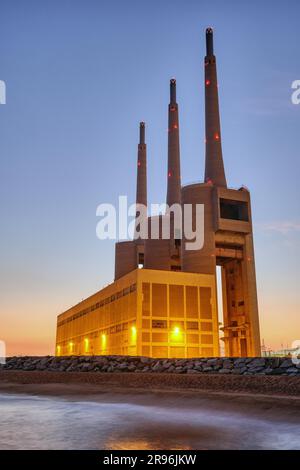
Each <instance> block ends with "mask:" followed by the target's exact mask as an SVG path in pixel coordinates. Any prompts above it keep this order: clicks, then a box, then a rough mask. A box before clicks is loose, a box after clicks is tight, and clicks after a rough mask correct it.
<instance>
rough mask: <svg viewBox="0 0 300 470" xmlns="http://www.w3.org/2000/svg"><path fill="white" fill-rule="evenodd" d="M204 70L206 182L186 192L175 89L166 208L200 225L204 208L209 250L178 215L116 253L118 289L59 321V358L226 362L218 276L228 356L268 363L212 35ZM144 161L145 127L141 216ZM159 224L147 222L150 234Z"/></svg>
mask: <svg viewBox="0 0 300 470" xmlns="http://www.w3.org/2000/svg"><path fill="white" fill-rule="evenodd" d="M204 70H205V73H204V88H205V133H206V138H205V142H206V143H205V146H206V155H205V176H204V182H202V183H197V184H191V185H185V186H182V185H181V176H180V145H179V119H178V104H177V100H176V81H175V79H172V80H171V81H170V104H169V109H168V114H169V125H168V167H167V199H166V202H167V204H168V206H169V207H171V206H172V205H173V204H179V205H181V207H182V211H183V215H184V211H185V207H186V205H187V204H189V205H191V207H192V220H193V223H194V218H195V217H196V215H195V211H196V205H197V204H202V205H204V244H203V246H202V248H201V249H192V250H191V249H187V248H186V246H187V245H186V242H189V241H190V240H188V239H186V236H185V232H184V231H181V233H180V237H179V236H178V235H176V230H174V218H173V214H172V213H171V212H170V213H166V214H165V215H160V216H158V219H159V223H160V230H159V235H158V237H157V238H151V237H150V236H149V237H148V238H136V239H134V240H130V241H124V242H118V243H116V250H115V280H114V282H113V283H112V284H110V285H109V286H107V287H105V288H104V289H102V290H100V291H99V292H97V293H95V294H94V295H92V296H90V297H88V298H87V299H85V300H83V301H82V302H80V303H79V304H77V305H75V306H74V307H72V308H70V309H69V310H67V311H66V312H64V313H62V314H60V315H59V316H58V319H57V337H56V354H57V355H81V354H82V355H84V354H86V355H91V354H95V355H100V354H104V355H119V354H120V355H134V356H135V355H143V356H151V357H166V358H167V357H178V358H187V357H199V356H218V355H219V335H220V328H219V318H218V308H217V287H216V286H217V277H216V276H217V274H216V268H217V266H221V272H222V301H223V326H222V328H221V332H222V333H221V335H222V338H221V339H222V340H223V341H224V347H225V354H226V355H227V356H259V355H260V334H259V319H258V305H257V292H256V276H255V262H254V249H253V235H252V221H251V203H250V193H249V191H248V190H247V189H246V188H244V187H241V188H240V189H230V188H228V187H227V182H226V177H225V170H224V163H223V156H222V146H221V129H220V116H219V99H218V84H217V70H216V57H215V55H214V51H213V31H212V29H211V28H207V30H206V56H205V59H204ZM146 160H147V158H146V143H145V124H144V123H140V140H139V144H138V158H137V192H136V203H137V208H138V205H139V204H143V205H144V206H147V161H146ZM137 216H138V211H137ZM164 218H169V220H170V221H171V228H172V230H171V232H170V237H169V238H168V239H165V238H163V236H162V233H161V226H162V222H163V219H164ZM152 219H153V217H148V220H147V223H149V228H150V226H151V222H152ZM136 220H138V217H137V219H136ZM137 225H138V224H137ZM136 230H137V231H138V226H137V227H136ZM149 233H150V231H149Z"/></svg>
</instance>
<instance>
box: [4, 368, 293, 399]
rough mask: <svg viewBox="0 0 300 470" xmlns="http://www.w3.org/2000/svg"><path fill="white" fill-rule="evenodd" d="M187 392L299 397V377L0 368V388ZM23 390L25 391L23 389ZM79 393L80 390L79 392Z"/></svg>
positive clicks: (20, 390) (53, 391) (52, 391)
mask: <svg viewBox="0 0 300 470" xmlns="http://www.w3.org/2000/svg"><path fill="white" fill-rule="evenodd" d="M76 388H77V389H78V388H80V389H82V393H83V395H87V394H88V395H90V394H94V393H107V392H109V391H113V392H114V393H118V392H121V393H123V394H126V393H128V394H132V393H133V392H136V393H145V392H147V393H149V392H157V391H161V392H164V393H165V392H169V393H170V392H173V393H174V392H185V393H186V392H188V393H190V394H195V395H197V394H209V395H216V396H225V395H230V396H231V395H234V396H237V395H239V396H242V395H243V396H249V397H251V396H253V397H255V396H260V397H273V398H281V399H283V398H285V399H290V400H294V401H297V400H299V401H300V378H299V377H287V376H283V377H280V376H272V377H270V376H259V375H256V376H234V375H230V376H228V375H227V376H224V375H223V376H220V375H218V374H191V375H190V374H185V375H183V374H168V373H156V374H151V373H149V374H147V373H146V374H145V373H144V374H132V373H130V372H129V373H128V372H119V373H118V372H114V373H109V372H107V373H96V374H95V373H94V372H85V373H82V372H52V371H51V372H50V371H17V370H0V392H1V391H2V392H4V391H5V392H16V393H24V392H23V391H25V390H40V391H42V392H43V394H44V392H47V390H48V391H49V394H50V395H53V394H54V395H56V394H57V395H58V396H59V395H61V394H63V395H65V394H66V395H68V394H70V395H72V393H73V392H72V390H73V391H74V390H75V389H76ZM25 393H26V392H25ZM80 394H81V393H80Z"/></svg>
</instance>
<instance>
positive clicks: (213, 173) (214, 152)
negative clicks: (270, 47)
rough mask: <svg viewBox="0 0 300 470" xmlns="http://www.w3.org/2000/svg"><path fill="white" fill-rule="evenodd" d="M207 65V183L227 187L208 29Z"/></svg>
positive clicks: (214, 70)
mask: <svg viewBox="0 0 300 470" xmlns="http://www.w3.org/2000/svg"><path fill="white" fill-rule="evenodd" d="M204 65H205V67H204V68H205V84H204V85H205V177H204V180H205V182H209V183H211V184H214V185H215V186H224V187H226V186H227V183H226V177H225V171H224V163H223V156H222V145H221V128H220V114H219V98H218V82H217V67H216V57H215V55H214V46H213V30H212V28H207V29H206V56H205V59H204Z"/></svg>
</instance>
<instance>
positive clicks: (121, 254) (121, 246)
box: [115, 122, 147, 280]
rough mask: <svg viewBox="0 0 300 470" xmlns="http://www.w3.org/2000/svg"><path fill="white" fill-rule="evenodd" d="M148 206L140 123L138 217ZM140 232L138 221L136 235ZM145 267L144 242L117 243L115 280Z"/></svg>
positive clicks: (144, 148) (140, 240) (135, 240)
mask: <svg viewBox="0 0 300 470" xmlns="http://www.w3.org/2000/svg"><path fill="white" fill-rule="evenodd" d="M140 204H142V205H143V206H147V148H146V143H145V123H144V122H140V138H139V144H138V153H137V180H136V207H137V212H136V217H138V216H139V215H140V211H139V205H140ZM137 232H140V227H139V223H138V220H136V225H135V234H136V233H137ZM139 265H144V240H143V239H141V238H136V239H134V240H130V241H123V242H117V243H116V246H115V280H116V279H119V278H120V277H122V276H124V275H125V274H127V273H129V272H131V271H133V270H134V269H136V268H137V267H138V266H139Z"/></svg>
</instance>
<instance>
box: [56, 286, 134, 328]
mask: <svg viewBox="0 0 300 470" xmlns="http://www.w3.org/2000/svg"><path fill="white" fill-rule="evenodd" d="M135 290H136V284H131V286H129V287H125V289H123V290H120V291H118V292H117V293H116V294H113V295H110V296H109V297H106V299H103V300H100V301H99V302H97V303H95V304H93V305H91V306H90V307H87V308H85V309H83V310H80V312H78V313H75V314H74V315H71V316H70V317H68V318H66V319H65V320H62V321H60V322H58V324H57V326H62V325H65V324H66V323H69V322H71V321H73V320H76V319H77V318H80V317H82V316H84V315H87V314H88V313H90V312H93V311H94V310H96V309H97V308H101V307H103V306H104V305H107V304H109V303H110V302H114V301H115V300H116V299H120V298H121V297H124V296H125V295H128V294H130V293H131V292H134V291H135Z"/></svg>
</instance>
